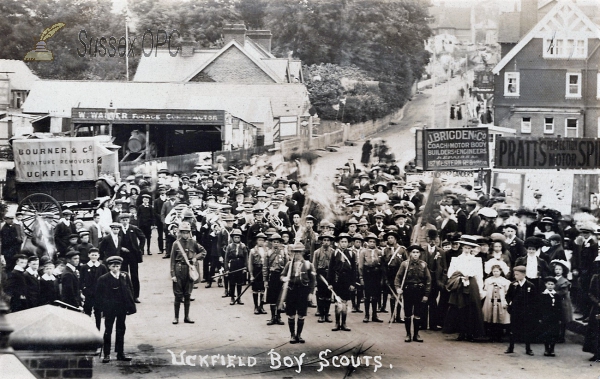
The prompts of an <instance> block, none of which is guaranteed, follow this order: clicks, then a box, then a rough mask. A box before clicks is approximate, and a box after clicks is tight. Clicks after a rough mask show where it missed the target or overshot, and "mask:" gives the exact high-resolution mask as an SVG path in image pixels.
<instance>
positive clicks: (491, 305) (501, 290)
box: [483, 276, 510, 324]
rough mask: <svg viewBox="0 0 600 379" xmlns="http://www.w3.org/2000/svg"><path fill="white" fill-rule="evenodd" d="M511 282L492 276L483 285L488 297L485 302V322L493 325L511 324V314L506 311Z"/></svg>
mask: <svg viewBox="0 0 600 379" xmlns="http://www.w3.org/2000/svg"><path fill="white" fill-rule="evenodd" d="M509 285H510V280H508V279H506V278H504V277H502V276H499V277H497V278H496V277H494V276H490V277H489V278H487V279H486V280H485V282H484V283H483V289H484V290H485V293H486V296H485V300H484V302H483V321H485V322H489V323H493V324H510V314H509V313H508V312H507V311H506V305H507V303H506V291H508V286H509Z"/></svg>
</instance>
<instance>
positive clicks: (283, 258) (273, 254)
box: [262, 233, 289, 325]
mask: <svg viewBox="0 0 600 379" xmlns="http://www.w3.org/2000/svg"><path fill="white" fill-rule="evenodd" d="M270 240H271V244H272V249H270V250H267V253H266V254H265V256H264V260H263V266H262V267H263V275H262V276H263V280H264V285H265V292H266V294H265V302H266V303H267V304H269V307H270V308H271V319H270V320H269V321H268V322H267V325H273V324H277V325H283V324H284V323H283V321H281V315H280V312H279V310H277V299H278V297H279V293H280V292H281V286H282V284H283V283H282V282H281V278H280V277H281V272H282V271H283V268H284V267H285V265H286V263H287V262H288V261H289V258H288V255H287V251H286V249H285V248H283V247H282V246H281V241H282V239H281V236H280V235H279V234H277V233H275V234H273V235H271V237H270Z"/></svg>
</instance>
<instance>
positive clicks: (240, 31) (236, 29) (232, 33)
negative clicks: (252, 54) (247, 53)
mask: <svg viewBox="0 0 600 379" xmlns="http://www.w3.org/2000/svg"><path fill="white" fill-rule="evenodd" d="M231 40H234V41H236V42H237V43H239V44H240V45H242V46H244V42H245V40H246V25H244V24H225V25H224V26H223V42H224V43H225V45H227V44H228V43H229V42H231Z"/></svg>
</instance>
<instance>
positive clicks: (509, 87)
mask: <svg viewBox="0 0 600 379" xmlns="http://www.w3.org/2000/svg"><path fill="white" fill-rule="evenodd" d="M519 91H520V85H519V73H518V72H505V73H504V96H519Z"/></svg>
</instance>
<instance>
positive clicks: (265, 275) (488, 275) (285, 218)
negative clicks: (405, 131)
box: [3, 160, 600, 360]
mask: <svg viewBox="0 0 600 379" xmlns="http://www.w3.org/2000/svg"><path fill="white" fill-rule="evenodd" d="M382 163H383V164H380V165H379V166H372V167H371V168H370V169H368V168H365V167H363V168H362V169H359V168H358V167H357V166H356V165H355V164H354V163H353V161H352V160H349V161H348V162H347V163H346V164H345V165H344V166H342V167H339V168H338V173H337V174H336V175H335V177H334V179H333V183H332V184H331V185H332V187H331V189H330V190H331V191H333V192H335V193H336V194H337V202H336V203H335V204H331V207H330V208H331V209H329V210H328V211H324V210H323V207H322V205H317V203H316V202H314V201H312V199H311V196H314V195H312V194H311V188H310V186H309V185H308V184H307V183H303V182H298V181H296V180H288V179H286V178H281V177H277V176H276V174H274V173H273V172H267V173H262V174H260V175H257V174H254V175H249V174H248V173H247V170H244V169H236V168H233V167H232V168H231V169H230V170H229V171H224V170H219V169H216V170H213V169H212V167H211V166H197V167H195V172H193V173H191V174H189V175H187V174H182V175H176V174H171V173H170V172H168V171H166V170H161V171H159V172H158V178H154V177H142V176H132V177H130V178H127V180H126V181H125V182H124V183H121V184H118V185H117V187H116V191H115V196H114V197H113V198H112V199H111V198H108V199H102V200H101V201H100V205H99V207H98V210H97V212H96V214H95V215H94V220H93V223H92V224H91V225H89V227H88V228H86V230H79V229H78V227H76V226H74V225H71V224H77V220H76V219H75V220H71V219H70V215H68V212H67V213H65V212H63V216H65V217H63V219H61V222H60V223H59V227H57V228H56V229H55V231H54V237H55V240H56V242H57V247H58V251H59V253H58V256H59V258H60V259H59V260H58V261H56V260H55V261H54V262H53V261H49V260H48V259H47V258H45V259H46V261H44V262H43V264H42V266H43V267H44V273H43V275H41V277H42V279H45V280H50V281H53V280H56V279H57V277H56V275H59V276H60V280H58V281H59V282H60V283H61V284H62V287H61V290H60V291H55V294H54V295H47V294H46V291H42V289H41V288H42V287H43V286H42V285H41V283H42V280H41V279H39V282H40V287H39V288H40V291H39V295H37V299H38V300H37V301H36V303H33V302H32V301H33V300H32V299H34V298H36V295H32V294H30V292H29V289H28V288H29V285H28V284H27V280H30V279H27V276H26V273H28V272H29V275H35V274H33V273H35V272H37V270H38V268H37V263H36V257H35V256H29V257H27V256H20V255H18V254H17V255H13V256H11V257H10V258H11V259H10V260H11V261H12V262H13V263H12V264H13V265H14V267H15V268H14V270H13V272H12V274H11V275H10V278H9V282H10V284H9V285H8V287H7V292H9V293H10V294H11V295H12V299H13V300H12V302H11V305H12V306H13V311H18V310H21V309H24V308H26V307H28V306H36V304H37V305H39V304H43V303H42V301H45V302H46V303H47V302H48V300H42V299H48V298H49V299H50V300H49V302H51V301H52V300H53V299H57V298H58V299H61V300H62V301H64V302H65V303H68V304H71V305H73V306H75V307H78V306H81V304H82V300H83V307H84V309H85V311H86V313H88V314H91V312H92V310H94V311H95V310H96V309H97V310H98V311H99V312H103V313H104V316H105V317H106V315H107V314H109V315H111V313H110V312H111V311H110V309H117V308H118V309H120V310H121V312H122V313H119V314H118V315H115V317H114V318H113V317H112V316H111V317H107V318H106V332H105V343H106V341H107V334H106V333H108V346H107V347H106V346H105V354H106V353H107V352H109V351H110V333H111V331H112V324H113V323H114V322H115V320H116V323H117V347H116V351H117V353H118V358H123V359H125V358H126V357H125V356H124V355H123V350H122V342H123V335H124V320H125V315H126V314H130V313H132V312H135V302H139V298H138V297H139V293H140V288H139V278H138V264H139V263H141V262H142V256H143V255H144V253H145V252H146V253H147V254H151V252H150V243H149V242H150V239H151V238H152V233H153V231H154V230H156V232H157V234H158V236H157V241H158V248H159V252H158V253H159V254H165V255H164V258H166V259H170V265H169V266H170V277H171V279H172V287H173V293H174V296H175V302H174V319H173V324H178V323H179V315H180V307H181V303H183V304H184V312H185V315H184V323H194V321H193V320H192V319H191V318H190V315H189V313H190V302H191V301H193V300H194V298H193V296H192V291H193V289H194V288H196V287H195V285H197V284H198V283H199V282H200V281H203V282H205V283H206V287H207V288H211V286H212V284H213V283H214V282H215V281H216V282H217V284H218V287H224V294H223V297H226V298H229V299H230V305H236V304H244V303H243V302H242V295H243V293H244V292H245V291H246V290H247V289H250V288H251V290H252V296H253V301H254V314H257V315H261V314H266V313H267V312H266V311H265V309H264V305H265V304H268V305H269V311H270V319H269V320H268V322H267V325H284V322H283V321H282V319H281V313H282V312H285V313H286V315H287V316H288V326H289V330H290V334H291V338H290V342H291V343H303V342H304V339H303V338H302V331H303V329H304V324H305V318H306V316H307V313H308V311H307V310H308V308H309V307H315V308H316V314H315V315H316V316H317V317H318V319H317V321H318V322H319V323H333V322H334V320H332V318H331V305H332V304H334V317H335V326H334V327H333V329H332V330H333V331H350V328H348V325H347V320H348V313H349V308H350V307H351V309H350V312H351V313H363V312H364V319H363V322H365V323H368V322H376V323H382V322H384V320H382V319H381V318H380V317H379V315H380V314H386V313H389V314H390V316H391V317H390V318H389V322H390V323H392V322H393V323H404V324H405V329H406V338H405V342H407V343H408V342H423V339H422V338H421V336H420V335H419V332H420V331H421V330H425V329H429V330H432V331H439V330H443V331H444V332H446V333H458V337H457V340H459V341H463V340H465V341H476V340H481V339H482V338H485V337H487V338H488V339H489V340H490V341H495V342H499V341H501V340H502V337H503V335H504V334H505V331H506V333H507V334H508V337H509V343H510V345H509V348H508V349H507V350H506V353H513V352H514V345H515V343H516V342H524V343H525V344H526V353H527V354H528V355H533V351H532V350H531V345H530V344H531V343H532V342H538V341H543V342H544V344H545V351H544V355H545V356H550V357H552V356H554V355H555V353H554V348H555V344H556V343H557V342H564V336H565V329H566V324H567V323H568V322H569V321H571V320H572V317H573V305H572V303H571V296H573V298H574V306H575V308H576V311H578V312H579V313H581V314H583V316H582V321H585V322H588V334H587V336H586V343H585V346H584V350H585V351H588V352H591V353H592V354H594V356H593V357H592V359H591V360H598V359H599V358H600V355H599V354H600V352H599V350H598V349H599V346H598V337H599V332H598V329H599V328H598V317H599V316H598V314H600V311H599V308H600V305H599V304H600V302H599V299H600V279H599V274H600V258H599V255H598V243H597V239H596V237H595V235H594V234H596V229H595V228H594V227H591V226H589V225H579V224H576V222H575V220H574V219H573V218H572V217H570V216H567V215H561V214H560V213H559V212H557V211H555V210H552V209H548V208H547V207H545V206H540V207H539V208H537V209H535V210H528V209H524V208H521V209H518V210H516V209H511V208H510V207H508V206H506V204H505V203H504V194H503V193H502V192H501V191H500V190H498V189H497V188H493V189H492V191H491V194H485V193H484V192H483V190H482V188H481V187H480V186H472V185H462V186H461V187H460V188H458V187H455V188H453V187H452V186H450V185H448V186H446V187H442V188H441V189H440V188H438V189H436V191H435V192H433V191H432V192H430V193H429V194H428V191H427V189H428V185H426V184H425V183H424V182H423V181H417V182H413V183H410V182H407V181H406V177H402V176H400V170H399V168H398V167H397V166H395V163H394V162H393V161H391V162H389V163H385V162H382ZM426 204H427V205H426ZM583 212H584V213H586V212H587V210H583ZM589 216H591V217H593V216H592V215H589ZM588 219H590V217H588ZM117 221H118V222H117ZM69 231H70V232H71V233H69ZM67 237H68V238H67ZM59 241H61V242H60V243H59ZM3 252H4V243H3ZM13 254H14V253H13ZM7 258H8V256H7ZM200 261H202V270H201V269H200V266H201V265H200ZM55 262H57V263H58V265H57V267H54V266H53V265H52V264H53V263H55ZM100 262H103V263H104V264H106V266H107V268H106V267H104V266H103V265H102V264H101V263H100ZM62 266H64V269H63V268H62ZM117 266H118V268H117ZM101 267H104V268H101ZM113 267H114V268H115V271H113ZM107 271H110V272H107ZM200 271H202V273H203V278H202V280H201V278H199V277H198V275H199V274H198V273H199V272H200ZM126 272H128V273H129V275H128V274H126ZM53 277H54V279H52V278H53ZM92 278H94V279H92ZM102 278H104V279H102ZM113 278H114V279H115V280H119V281H120V283H121V289H122V291H116V290H115V289H114V288H116V287H114V288H113V287H110V286H109V289H112V291H108V289H107V288H103V285H102V283H103V282H106V281H108V279H111V280H112V279H113ZM130 279H131V281H130ZM111 285H112V286H114V285H116V282H114V281H113V283H112V284H111ZM34 292H35V291H34ZM117 292H118V293H121V294H122V295H124V296H123V298H122V299H121V300H118V301H117V302H114V301H113V300H112V299H113V296H117V295H116V293H117ZM90 299H92V300H90ZM119 302H121V303H119ZM123 302H126V303H127V304H129V306H128V307H122V306H121V307H117V305H119V304H123ZM361 304H364V310H363V309H361ZM131 305H133V306H131ZM126 308H127V309H128V310H127V311H123V310H124V309H126ZM100 314H101V313H96V322H97V325H99V317H100ZM109 321H110V322H109ZM109 324H110V325H109ZM120 331H122V333H121V334H119V333H120ZM106 359H109V358H108V356H106Z"/></svg>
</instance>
